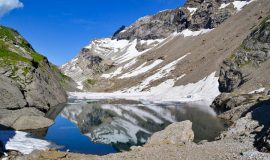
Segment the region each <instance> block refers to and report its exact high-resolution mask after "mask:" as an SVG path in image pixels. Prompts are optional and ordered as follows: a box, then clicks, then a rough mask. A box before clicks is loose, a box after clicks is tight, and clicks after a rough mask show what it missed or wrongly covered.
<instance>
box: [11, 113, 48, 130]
mask: <svg viewBox="0 0 270 160" xmlns="http://www.w3.org/2000/svg"><path fill="white" fill-rule="evenodd" d="M52 124H53V121H52V120H50V119H48V118H45V117H42V116H21V117H19V118H18V119H17V120H16V121H15V122H14V124H13V125H12V126H11V127H12V128H14V129H16V130H35V129H42V128H48V127H49V126H51V125H52Z"/></svg>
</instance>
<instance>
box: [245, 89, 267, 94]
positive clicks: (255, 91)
mask: <svg viewBox="0 0 270 160" xmlns="http://www.w3.org/2000/svg"><path fill="white" fill-rule="evenodd" d="M263 91H265V88H260V89H257V90H254V91H251V92H249V94H254V93H260V92H263Z"/></svg>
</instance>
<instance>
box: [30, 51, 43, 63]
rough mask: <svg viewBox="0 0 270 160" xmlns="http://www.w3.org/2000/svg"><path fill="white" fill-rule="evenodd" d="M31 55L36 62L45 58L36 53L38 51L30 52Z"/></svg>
mask: <svg viewBox="0 0 270 160" xmlns="http://www.w3.org/2000/svg"><path fill="white" fill-rule="evenodd" d="M31 57H32V58H33V61H35V62H38V63H39V62H40V61H43V60H45V59H46V58H45V57H44V56H43V55H41V54H38V53H36V52H32V53H31Z"/></svg>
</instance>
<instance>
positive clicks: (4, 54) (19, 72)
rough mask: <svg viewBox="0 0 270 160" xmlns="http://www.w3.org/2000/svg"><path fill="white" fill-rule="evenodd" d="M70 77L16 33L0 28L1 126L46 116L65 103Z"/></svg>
mask: <svg viewBox="0 0 270 160" xmlns="http://www.w3.org/2000/svg"><path fill="white" fill-rule="evenodd" d="M67 80H68V78H67V77H66V76H64V75H63V74H62V75H61V74H60V72H59V70H58V68H57V67H55V66H54V65H52V64H51V63H49V61H48V60H47V58H46V57H44V56H42V55H40V54H38V53H37V52H36V51H35V50H34V49H33V48H32V46H31V45H30V44H29V43H28V42H27V41H26V40H25V39H24V38H23V37H22V36H21V35H20V34H19V33H18V32H17V31H15V30H13V29H10V28H7V27H4V26H0V95H1V96H0V123H1V124H2V125H5V126H7V127H11V126H12V124H13V123H15V120H16V119H18V118H19V117H21V116H24V115H40V116H42V115H44V114H45V113H46V112H47V111H48V110H49V109H50V108H51V107H53V106H56V105H58V104H60V103H64V102H66V93H65V91H64V89H63V87H62V86H61V83H66V81H67Z"/></svg>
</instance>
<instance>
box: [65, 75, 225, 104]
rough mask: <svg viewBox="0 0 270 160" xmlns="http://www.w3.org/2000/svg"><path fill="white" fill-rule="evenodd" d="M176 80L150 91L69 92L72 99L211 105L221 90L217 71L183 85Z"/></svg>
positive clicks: (168, 81)
mask: <svg viewBox="0 0 270 160" xmlns="http://www.w3.org/2000/svg"><path fill="white" fill-rule="evenodd" d="M174 83H175V80H173V79H169V80H167V81H165V82H163V83H161V84H160V85H158V86H156V87H152V88H150V90H149V91H140V92H126V91H117V92H112V93H95V92H69V93H68V95H69V98H71V99H128V100H137V101H153V102H171V101H174V102H195V101H196V102H199V103H201V104H205V105H210V104H211V103H212V102H213V100H214V99H215V97H217V96H218V95H219V94H220V92H219V89H218V85H219V83H218V77H215V72H214V73H212V74H210V75H209V76H207V77H205V78H204V79H202V80H200V81H198V82H197V83H190V84H187V85H182V86H174Z"/></svg>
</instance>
